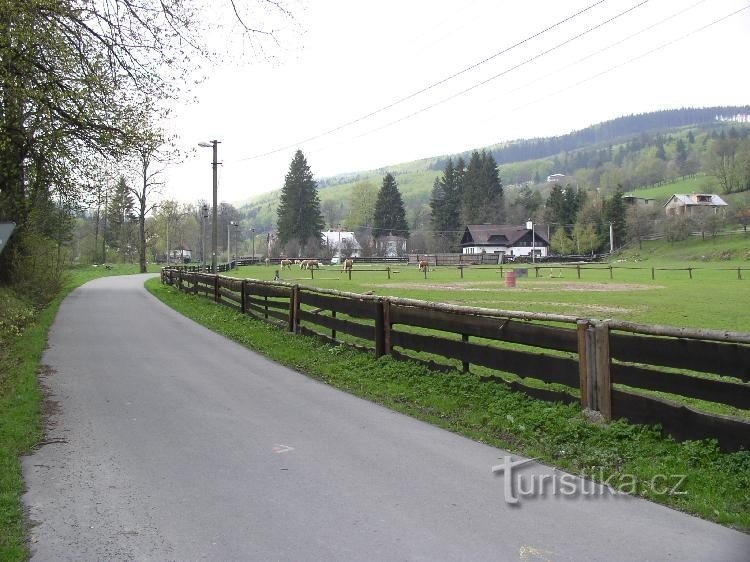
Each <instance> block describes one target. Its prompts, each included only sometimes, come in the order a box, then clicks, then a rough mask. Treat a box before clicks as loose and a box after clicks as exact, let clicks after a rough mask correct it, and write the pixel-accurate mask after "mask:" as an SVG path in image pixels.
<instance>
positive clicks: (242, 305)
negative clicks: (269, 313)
mask: <svg viewBox="0 0 750 562" xmlns="http://www.w3.org/2000/svg"><path fill="white" fill-rule="evenodd" d="M246 288H247V280H245V279H243V280H242V283H241V284H240V289H241V291H242V292H241V293H240V310H241V311H242V314H245V312H247V305H246V303H245V289H246Z"/></svg>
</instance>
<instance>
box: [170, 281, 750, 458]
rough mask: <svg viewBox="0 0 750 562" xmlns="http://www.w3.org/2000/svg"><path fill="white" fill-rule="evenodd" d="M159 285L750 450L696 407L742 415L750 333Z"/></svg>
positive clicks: (749, 390) (243, 284)
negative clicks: (702, 404)
mask: <svg viewBox="0 0 750 562" xmlns="http://www.w3.org/2000/svg"><path fill="white" fill-rule="evenodd" d="M161 280H162V282H163V283H166V284H169V285H172V286H175V287H178V288H179V289H180V290H182V291H185V292H188V293H193V294H200V295H203V296H206V297H210V298H212V299H213V300H215V301H216V302H219V303H221V304H224V305H226V306H229V307H231V308H233V309H235V310H237V311H238V312H240V313H242V314H248V315H250V316H253V317H254V318H257V319H261V320H265V321H268V322H272V323H275V324H276V325H279V326H282V327H284V329H286V330H289V331H291V332H294V333H298V334H307V335H313V336H316V337H319V338H322V339H324V340H325V341H327V342H330V343H334V344H341V343H343V344H346V345H350V346H353V347H356V348H357V349H360V350H363V351H367V352H370V353H374V355H375V357H381V356H383V355H390V356H392V357H394V358H397V359H408V360H411V361H417V362H421V363H424V364H426V365H428V366H429V367H431V368H434V369H440V370H444V371H455V370H456V369H459V370H463V371H464V372H469V370H470V367H471V365H474V366H475V367H477V371H478V374H480V375H481V380H483V381H486V382H494V383H502V384H506V385H508V386H510V387H511V388H512V389H513V390H517V391H521V392H524V393H526V394H528V395H530V396H533V397H536V398H539V399H542V400H550V401H560V402H564V403H568V404H571V403H578V404H580V406H581V407H582V408H585V409H590V410H596V411H598V412H600V413H601V415H602V416H603V417H604V419H606V420H611V419H617V418H626V419H628V420H630V421H631V422H633V423H644V424H660V425H661V427H662V429H663V430H664V431H665V432H666V433H668V434H670V435H672V436H674V437H675V438H677V439H703V438H713V439H716V440H717V442H718V443H719V446H720V447H721V448H722V449H724V450H728V451H733V450H738V449H748V448H750V420H748V419H744V418H742V417H734V416H729V415H719V414H715V413H708V412H706V411H704V410H702V409H699V408H698V407H696V406H693V405H692V404H694V403H695V401H702V402H708V403H712V404H721V405H723V406H724V407H725V410H729V411H731V410H732V408H736V409H740V410H750V333H744V332H728V331H721V330H699V329H689V328H675V327H669V326H658V325H641V324H634V323H629V322H618V321H613V320H608V321H598V320H595V319H589V318H577V317H574V316H568V315H561V314H545V313H539V312H524V311H507V310H495V309H489V308H478V307H467V306H458V305H451V304H441V303H433V302H427V301H420V300H414V299H406V298H399V297H380V296H376V295H362V294H356V293H350V292H344V291H336V290H332V289H322V288H313V287H304V286H300V285H293V284H289V283H284V282H270V281H258V280H253V279H237V278H232V277H224V276H221V275H213V274H210V273H205V272H201V271H191V270H190V269H188V268H184V267H183V268H174V267H170V268H164V269H162V272H161Z"/></svg>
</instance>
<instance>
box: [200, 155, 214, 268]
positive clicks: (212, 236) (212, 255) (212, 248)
mask: <svg viewBox="0 0 750 562" xmlns="http://www.w3.org/2000/svg"><path fill="white" fill-rule="evenodd" d="M198 146H202V147H204V148H213V153H214V154H213V161H212V162H211V165H212V166H213V172H214V174H213V180H214V181H213V191H214V208H213V213H212V217H211V219H212V224H211V272H212V273H216V271H217V263H216V262H217V256H216V251H217V250H216V248H217V244H218V241H219V231H218V229H217V227H218V224H217V217H216V208H217V206H218V201H217V199H216V191H217V187H218V184H219V176H218V168H219V162H218V160H217V159H218V152H219V141H217V140H212V141H210V142H199V143H198Z"/></svg>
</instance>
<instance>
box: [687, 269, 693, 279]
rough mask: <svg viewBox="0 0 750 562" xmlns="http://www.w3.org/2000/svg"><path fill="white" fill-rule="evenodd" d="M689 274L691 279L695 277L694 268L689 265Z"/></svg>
mask: <svg viewBox="0 0 750 562" xmlns="http://www.w3.org/2000/svg"><path fill="white" fill-rule="evenodd" d="M688 276H689V277H690V279H692V278H693V268H692V267H688Z"/></svg>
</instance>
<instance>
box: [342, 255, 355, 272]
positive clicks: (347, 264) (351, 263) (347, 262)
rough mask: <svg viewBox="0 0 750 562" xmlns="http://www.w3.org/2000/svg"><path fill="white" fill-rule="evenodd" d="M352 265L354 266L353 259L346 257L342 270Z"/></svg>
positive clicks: (348, 268)
mask: <svg viewBox="0 0 750 562" xmlns="http://www.w3.org/2000/svg"><path fill="white" fill-rule="evenodd" d="M352 267H354V260H353V259H351V258H348V259H346V260H344V271H348V270H350V269H351V268H352Z"/></svg>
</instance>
